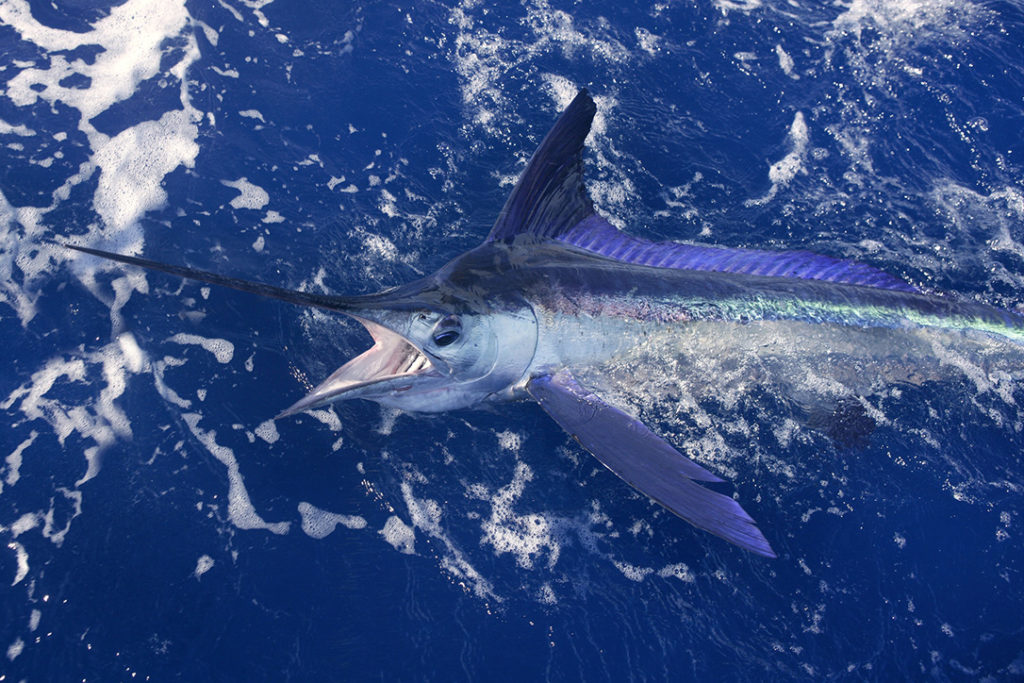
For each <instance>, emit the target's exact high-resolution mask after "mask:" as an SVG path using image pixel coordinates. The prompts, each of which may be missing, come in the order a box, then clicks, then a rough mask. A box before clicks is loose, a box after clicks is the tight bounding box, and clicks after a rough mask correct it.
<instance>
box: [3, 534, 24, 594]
mask: <svg viewBox="0 0 1024 683" xmlns="http://www.w3.org/2000/svg"><path fill="white" fill-rule="evenodd" d="M7 547H9V548H10V549H11V550H13V551H14V561H15V564H16V565H17V569H16V570H15V571H14V581H12V582H11V585H12V586H17V585H18V584H19V583H21V582H22V581H24V579H25V577H26V576H28V553H27V552H26V551H25V546H23V545H22V544H21V543H18V542H17V541H11V542H10V543H8V544H7Z"/></svg>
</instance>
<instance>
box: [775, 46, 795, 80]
mask: <svg viewBox="0 0 1024 683" xmlns="http://www.w3.org/2000/svg"><path fill="white" fill-rule="evenodd" d="M775 56H777V57H778V58H779V68H780V69H782V73H784V74H786V75H787V76H789V77H790V78H792V79H794V80H797V79H799V78H800V75H799V74H797V73H795V72H794V71H793V58H792V57H790V56H789V53H788V52H786V51H785V50H784V49H783V48H782V46H781V45H776V46H775Z"/></svg>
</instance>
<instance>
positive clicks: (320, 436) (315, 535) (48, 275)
mask: <svg viewBox="0 0 1024 683" xmlns="http://www.w3.org/2000/svg"><path fill="white" fill-rule="evenodd" d="M1022 46H1024V11H1022V8H1021V7H1020V5H1019V4H1018V3H1012V2H964V1H955V2H954V1H952V0H949V1H944V0H930V1H926V0H848V1H840V2H837V3H829V4H825V3H820V4H819V3H796V2H788V1H786V2H784V1H781V0H779V1H771V2H769V1H764V2H762V1H761V0H713V1H709V2H702V3H671V2H656V3H650V4H643V3H640V4H635V5H634V4H630V3H611V2H595V3H565V2H549V1H546V0H526V1H524V2H521V3H515V2H497V3H482V2H478V1H476V0H464V2H461V3H455V2H435V3H425V4H422V5H417V6H415V7H403V6H400V5H397V4H392V3H370V4H358V3H331V2H308V3H286V2H282V1H281V0H277V1H276V2H275V1H273V0H219V1H218V2H192V1H191V0H188V1H186V0H126V1H125V2H123V3H120V4H116V3H110V2H99V1H91V2H74V3H70V2H53V3H47V2H41V1H36V0H0V80H2V83H3V85H2V86H0V145H2V150H3V151H2V155H3V160H4V162H3V164H2V165H0V302H2V305H0V332H2V337H3V339H4V340H5V341H6V345H7V349H8V350H7V353H6V358H7V361H6V362H5V363H4V364H3V365H4V368H5V369H4V371H3V373H2V374H0V409H2V410H3V418H4V421H5V425H6V427H5V429H4V430H3V432H2V436H0V458H3V459H2V460H0V536H2V538H3V545H4V547H3V549H0V586H2V587H0V680H11V681H20V680H28V681H39V680H87V681H114V680H167V679H172V678H179V679H182V680H214V681H217V680H243V679H255V680H367V679H385V680H395V679H397V680H438V681H450V680H460V679H468V680H522V679H527V680H531V679H552V680H588V681H590V680H616V681H618V680H688V679H694V680H749V679H755V678H756V679H767V680H788V679H794V678H797V679H811V680H820V679H841V680H846V679H858V680H860V679H866V680H894V679H908V678H911V679H936V680H974V679H978V680H1014V679H1019V678H1021V677H1024V619H1022V617H1021V615H1022V614H1024V576H1022V570H1024V549H1022V547H1021V541H1020V539H1021V533H1022V522H1024V520H1022V513H1024V501H1022V498H1021V492H1022V490H1024V464H1022V462H1021V455H1020V454H1021V447H1022V445H1024V411H1022V406H1024V403H1022V399H1024V392H1022V390H1021V388H1020V386H1019V385H1018V384H1017V383H1015V381H1014V378H1012V377H1010V376H1008V375H999V374H996V375H993V374H991V373H986V372H984V371H982V370H981V369H980V368H979V367H978V366H977V365H975V364H973V363H972V362H971V360H970V359H969V358H967V357H964V356H960V355H958V354H957V350H956V349H955V348H954V349H947V350H945V351H944V353H948V355H947V356H946V357H945V358H944V362H946V363H947V364H949V365H956V366H959V368H960V371H959V372H958V374H957V375H956V377H955V378H954V379H952V380H949V381H942V382H938V381H922V382H908V383H905V384H901V385H900V386H896V387H890V388H888V389H886V390H885V391H883V392H881V393H879V394H877V395H872V396H867V397H863V399H864V402H865V405H866V407H867V409H868V411H869V413H870V415H871V416H872V418H873V419H874V421H875V422H876V423H877V425H878V426H877V428H876V429H875V431H874V432H873V433H872V434H871V435H870V436H869V437H868V438H867V440H866V443H863V444H856V445H854V446H839V445H837V444H835V443H834V442H833V441H832V440H830V439H829V438H828V437H827V436H825V435H824V434H821V433H819V432H817V431H814V430H810V429H806V428H805V427H804V426H802V425H801V424H799V423H798V422H797V421H795V420H794V419H793V417H792V414H791V410H790V409H789V408H788V407H787V405H786V403H785V401H784V400H783V399H782V397H780V396H779V395H777V394H776V393H775V392H774V391H773V389H772V387H770V386H759V385H757V384H756V383H748V384H747V385H742V383H740V385H741V386H737V385H736V383H733V384H731V385H730V386H731V387H733V389H735V390H734V391H733V390H730V392H728V393H726V394H723V395H719V396H714V397H712V398H703V399H701V400H699V401H694V400H686V397H683V398H682V399H680V401H679V402H678V403H676V404H673V405H669V406H664V405H661V406H657V405H651V406H644V407H643V408H644V410H645V413H647V412H650V413H651V414H656V415H658V416H659V419H660V420H661V422H660V423H659V424H658V425H657V427H658V429H659V431H660V432H661V433H663V434H667V435H669V436H670V438H671V439H672V441H673V442H674V443H676V444H678V445H680V446H681V447H682V448H683V449H684V451H686V452H687V453H690V454H691V455H693V457H694V458H695V459H697V460H700V461H701V462H703V463H704V464H706V465H708V466H709V467H710V468H712V469H714V470H715V471H716V472H719V473H721V474H723V475H724V476H727V477H728V478H729V479H730V481H732V482H734V484H735V491H736V494H737V496H738V498H739V500H740V501H741V502H743V504H744V506H745V508H746V509H747V510H748V511H750V512H751V513H752V514H753V516H754V517H755V518H756V519H757V521H758V523H759V526H760V528H761V529H763V530H764V532H765V534H766V535H767V536H768V538H769V539H770V541H771V542H772V545H773V547H774V548H775V549H776V551H778V553H779V556H780V557H779V559H777V560H766V559H764V558H761V557H756V556H753V555H750V554H748V553H745V552H743V551H742V550H739V549H737V548H734V547H732V546H729V545H727V544H726V543H724V542H722V541H721V540H719V539H717V538H715V537H712V536H709V535H707V534H703V533H700V532H697V531H696V530H694V529H693V528H692V527H690V526H688V525H687V524H685V523H684V522H682V521H680V520H678V519H676V518H675V517H673V516H672V515H671V514H669V513H667V512H665V511H664V510H662V509H661V508H659V507H658V506H657V505H655V504H653V503H651V502H650V501H649V500H647V499H646V498H644V497H642V496H640V495H638V494H635V493H633V492H632V491H631V490H630V489H629V488H628V487H626V486H625V485H624V484H623V483H622V482H620V481H619V480H617V479H616V478H615V477H614V476H613V475H612V474H610V473H608V472H607V471H605V470H603V469H602V468H601V467H600V465H599V464H598V463H597V462H596V461H595V460H593V459H592V458H591V457H590V456H588V455H587V454H586V453H584V452H583V451H581V450H580V449H579V448H578V447H577V446H576V445H575V444H574V443H573V442H572V441H571V440H570V439H568V438H567V437H566V435H565V434H564V433H562V432H561V430H560V429H559V428H558V427H557V426H556V425H554V424H553V423H552V422H551V421H550V420H549V419H548V418H547V417H546V416H545V415H544V414H543V413H542V412H541V411H540V410H539V409H538V408H537V407H536V406H534V405H530V404H512V405H508V406H504V407H502V408H501V409H500V410H492V411H460V412H454V413H450V414H441V415H436V416H431V417H422V416H410V415H404V414H398V413H394V412H391V411H388V410H382V409H381V408H379V407H378V406H376V405H375V404H370V403H362V402H358V401H354V402H351V403H343V404H340V405H337V406H336V407H334V408H333V409H331V410H325V411H319V412H317V413H315V414H312V415H302V416H298V417H296V418H291V419H288V420H282V421H278V422H273V421H271V418H272V416H274V415H275V414H276V413H277V412H279V411H280V410H281V409H283V408H285V407H287V406H288V405H290V404H291V403H292V402H293V401H294V400H297V399H298V398H299V397H301V396H302V395H303V393H304V392H305V391H306V390H307V389H308V388H310V386H311V385H312V384H314V383H316V382H317V381H319V380H320V379H323V378H324V377H326V376H327V375H328V374H329V373H330V372H331V371H332V370H333V369H334V368H336V367H337V366H339V365H341V364H342V363H343V362H344V361H345V360H347V359H349V358H351V357H352V356H354V355H355V354H357V353H359V352H361V351H363V350H364V349H365V348H366V347H367V345H368V343H369V340H368V338H367V335H366V333H365V332H364V331H363V330H362V329H361V328H360V327H359V326H358V325H356V324H354V323H350V322H348V321H345V320H341V319H338V318H335V317H332V316H328V315H325V314H322V313H318V312H312V311H308V310H302V309H298V308H296V307H293V306H289V305H286V304H282V303H278V302H273V301H264V300H258V299H256V298H254V297H251V296H248V295H244V294H240V293H237V292H232V291H224V290H218V289H215V288H213V289H211V288H206V287H202V286H198V285H195V284H182V283H181V282H179V281H176V280H174V279H173V278H168V277H164V276H160V275H155V274H148V273H141V272H137V271H134V270H129V269H124V268H120V267H117V266H113V265H111V264H106V263H99V262H97V261H96V260H95V259H91V258H85V257H75V256H74V255H73V254H71V253H69V252H67V251H66V250H63V249H61V248H58V247H55V246H53V245H52V244H51V243H50V242H49V240H52V239H54V238H62V239H68V240H73V241H75V242H76V243H80V244H87V245H91V246H94V247H98V248H104V249H114V250H118V251H130V250H134V251H140V252H141V253H144V254H146V255H147V256H148V257H150V258H156V259H160V260H165V261H169V262H174V263H181V264H188V265H191V266H193V267H197V268H202V269H208V270H216V271H218V272H223V273H226V274H230V275H235V276H241V277H247V278H251V279H255V280H261V281H265V282H270V283H274V284H279V285H282V286H287V287H293V288H299V287H303V288H307V289H322V290H326V291H332V292H352V293H360V292H368V291H374V290H377V289H380V288H382V287H385V286H389V285H393V284H397V283H401V282H404V281H408V280H410V279H413V278H414V277H417V276H419V275H421V274H425V273H428V272H430V271H432V270H434V269H436V268H437V267H439V266H441V265H443V264H444V263H445V262H446V261H447V260H448V259H450V258H451V257H453V256H454V255H456V254H458V253H460V252H462V251H464V250H466V249H468V248H470V247H472V246H475V245H476V244H477V243H479V242H480V240H482V238H483V236H484V235H485V234H486V233H487V231H488V229H489V227H490V225H491V223H492V222H493V220H494V218H495V216H496V215H497V212H498V210H499V209H500V207H501V205H502V203H503V201H504V198H505V196H506V195H507V193H508V191H509V189H510V188H511V183H512V182H514V179H515V177H516V175H517V174H518V173H519V171H521V170H522V168H523V166H524V164H525V160H526V159H527V158H528V156H529V154H530V153H531V152H532V151H533V149H534V147H535V146H536V144H537V143H538V142H539V140H540V139H541V137H542V136H543V135H544V133H545V132H546V131H547V129H548V127H549V126H550V124H551V123H552V122H553V121H554V119H555V117H556V116H557V114H558V112H559V111H560V110H561V108H562V107H564V106H565V104H567V102H568V101H569V100H570V99H571V97H572V96H573V95H574V94H575V92H576V90H577V89H578V88H579V87H584V86H585V87H588V88H589V89H590V90H591V92H592V93H593V94H594V96H595V99H596V100H597V104H598V116H597V120H596V122H595V128H594V131H593V133H592V135H591V138H590V141H589V151H588V154H587V157H586V163H587V173H588V182H589V186H590V188H591V194H592V196H593V199H594V200H595V203H596V204H597V206H598V208H599V210H600V211H601V212H602V213H603V214H604V215H606V216H609V217H610V218H611V219H612V220H613V221H614V222H616V224H618V225H620V226H622V227H624V228H625V229H627V230H629V231H630V232H632V233H634V234H637V235H641V236H644V237H647V238H651V239H678V240H690V241H698V242H702V243H707V244H715V245H725V246H743V247H752V248H771V249H810V250H813V251H817V252H820V253H824V254H828V255H831V256H837V257H844V258H855V259H858V260H861V261H864V262H866V263H870V264H872V265H874V266H876V267H879V268H882V269H884V270H886V271H888V272H891V273H894V274H896V275H899V276H901V277H904V278H906V279H907V280H908V281H910V282H912V283H914V284H916V285H919V286H921V287H923V288H926V289H933V290H938V291H945V292H951V293H954V294H955V295H957V296H959V297H960V298H963V299H966V300H979V301H985V302H988V303H992V304H997V305H1000V306H1003V307H1005V308H1009V309H1013V308H1017V307H1019V306H1020V304H1021V303H1022V295H1021V293H1022V292H1024V189H1022V187H1024V172H1022V162H1021V155H1022V153H1024V144H1022V142H1021V134H1020V131H1021V129H1022V124H1024V101H1022V100H1021V93H1022V92H1024V66H1022V65H1024V47H1022Z"/></svg>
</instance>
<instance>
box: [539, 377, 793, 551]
mask: <svg viewBox="0 0 1024 683" xmlns="http://www.w3.org/2000/svg"><path fill="white" fill-rule="evenodd" d="M526 388H527V391H529V392H530V395H531V396H533V398H535V399H536V400H537V402H538V403H540V405H541V407H542V408H544V410H545V411H547V413H548V415H550V416H551V417H552V418H554V420H555V422H557V423H558V424H559V425H560V426H561V427H562V429H564V430H565V431H567V432H569V434H571V435H572V436H573V438H575V439H576V440H577V441H578V442H579V443H580V445H582V446H583V447H584V448H586V449H587V450H588V451H590V452H591V453H592V454H593V455H594V457H596V458H597V459H598V460H600V461H601V463H602V464H603V465H604V466H605V467H607V468H608V469H610V470H611V471H612V472H614V473H615V474H616V475H618V476H619V477H621V478H622V479H623V480H625V481H626V483H628V484H629V485H630V486H632V487H633V488H635V489H636V490H638V491H640V492H641V493H643V494H645V495H648V496H650V497H651V498H653V499H654V500H656V501H657V502H659V503H661V504H662V505H663V506H665V507H666V508H668V509H669V510H670V511H672V512H673V513H675V514H676V515H678V516H680V517H682V518H683V519H685V520H686V521H687V522H689V523H690V524H693V525H694V526H695V527H697V528H699V529H703V530H705V531H709V532H711V533H713V534H715V535H716V536H720V537H722V538H724V539H725V540H727V541H729V542H730V543H735V544H736V545H738V546H740V547H741V548H744V549H746V550H749V551H751V552H753V553H757V554H758V555H764V556H765V557H776V555H775V552H774V551H773V550H772V548H771V545H769V543H768V540H767V539H765V537H764V535H763V534H762V533H761V531H760V530H759V529H758V528H757V526H756V524H755V523H754V520H753V519H752V518H751V517H750V515H748V514H747V513H746V511H744V510H743V508H742V507H740V505H739V503H737V502H736V501H735V500H733V499H732V498H730V497H729V496H726V495H723V494H721V493H716V492H714V491H711V490H710V489H706V488H704V487H703V486H701V485H700V484H698V483H696V481H694V480H697V481H708V482H720V481H722V480H721V479H720V478H718V477H716V476H715V475H714V474H712V473H711V472H708V471H707V470H706V469H704V468H703V467H701V466H700V465H698V464H697V463H695V462H693V461H692V460H690V459H689V458H687V457H686V456H684V455H683V454H682V453H680V452H679V451H677V450H676V449H675V448H673V447H672V446H670V445H669V444H668V442H667V441H665V440H664V439H662V438H661V437H660V436H658V435H657V434H655V433H654V432H652V431H651V430H650V429H648V428H647V426H646V425H644V424H643V423H642V422H640V421H639V420H637V419H635V418H633V417H630V416H629V415H627V414H626V413H624V412H622V411H621V410H618V409H617V408H614V407H612V406H610V405H608V404H607V403H605V402H604V401H602V400H601V399H600V398H598V397H597V396H595V395H594V394H591V393H588V392H587V391H586V390H584V389H583V388H582V387H580V385H579V384H577V383H576V380H575V379H574V378H573V377H572V375H571V374H569V372H568V371H565V370H562V371H560V372H558V373H557V374H555V375H553V376H549V375H545V376H543V377H536V378H534V379H532V380H530V382H529V384H527V386H526Z"/></svg>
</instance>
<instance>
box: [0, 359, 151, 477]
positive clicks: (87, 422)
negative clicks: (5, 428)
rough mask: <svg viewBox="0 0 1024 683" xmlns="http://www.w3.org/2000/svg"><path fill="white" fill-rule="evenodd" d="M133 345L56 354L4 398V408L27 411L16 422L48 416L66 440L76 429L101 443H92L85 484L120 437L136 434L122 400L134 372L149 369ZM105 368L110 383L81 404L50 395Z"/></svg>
mask: <svg viewBox="0 0 1024 683" xmlns="http://www.w3.org/2000/svg"><path fill="white" fill-rule="evenodd" d="M136 348H137V347H135V348H133V346H132V342H131V341H124V342H120V343H118V342H114V343H111V344H107V345H106V346H104V347H103V348H101V349H99V350H98V351H94V352H92V353H80V354H79V356H78V357H70V358H52V359H50V360H49V361H47V362H46V363H44V365H43V367H41V368H40V369H39V370H37V371H36V372H34V373H33V374H32V376H31V377H30V379H29V381H28V382H26V383H25V384H23V385H22V386H20V387H18V388H17V389H15V390H14V391H13V392H11V394H10V395H9V396H8V397H7V398H6V399H4V400H3V401H0V407H2V408H4V409H11V408H12V407H14V406H15V405H17V407H18V410H19V411H20V412H21V413H22V415H23V416H24V417H23V418H22V419H21V420H18V421H16V422H15V423H14V426H18V425H20V424H22V423H23V422H31V421H32V420H37V419H39V420H44V421H45V422H47V423H48V424H49V425H50V426H51V427H52V428H53V431H54V433H55V435H56V436H57V439H58V441H60V443H62V444H63V443H64V441H65V440H66V439H67V438H68V437H69V436H70V435H71V434H73V433H76V432H77V433H78V434H80V435H82V436H83V437H85V438H88V439H91V440H92V441H93V442H94V443H95V444H96V445H95V446H94V447H89V448H86V449H85V451H84V454H85V456H86V460H87V468H86V472H85V474H84V475H83V477H82V479H81V480H80V481H79V482H78V484H77V485H80V484H82V483H84V482H86V481H88V480H89V479H91V478H92V477H94V476H95V475H96V473H97V472H99V467H100V460H99V456H100V453H101V452H102V450H103V449H104V448H106V447H107V446H109V445H110V444H112V443H113V442H114V440H115V439H116V438H130V437H131V433H132V432H131V427H130V425H129V420H128V417H127V416H126V415H125V413H124V411H123V410H122V409H121V408H120V407H119V406H118V405H117V404H116V401H117V399H118V398H120V396H121V395H122V394H123V393H124V390H125V387H126V385H127V376H128V374H130V373H132V372H135V371H136V368H137V369H138V370H139V371H141V370H144V369H146V366H145V362H144V360H143V359H141V358H140V355H139V354H138V353H137V352H136V350H135V349H136ZM97 370H98V371H99V372H100V373H101V376H102V377H103V380H104V382H105V384H104V386H103V387H102V388H101V389H100V392H99V396H98V398H95V399H89V400H88V401H86V402H85V403H84V404H83V405H80V406H68V405H67V404H66V402H65V400H64V399H62V398H52V397H49V393H50V392H51V390H53V389H54V387H55V386H57V387H58V388H59V383H62V382H73V383H77V382H89V381H96V379H97V378H95V377H93V376H91V375H92V373H95V372H96V371H97Z"/></svg>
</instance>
